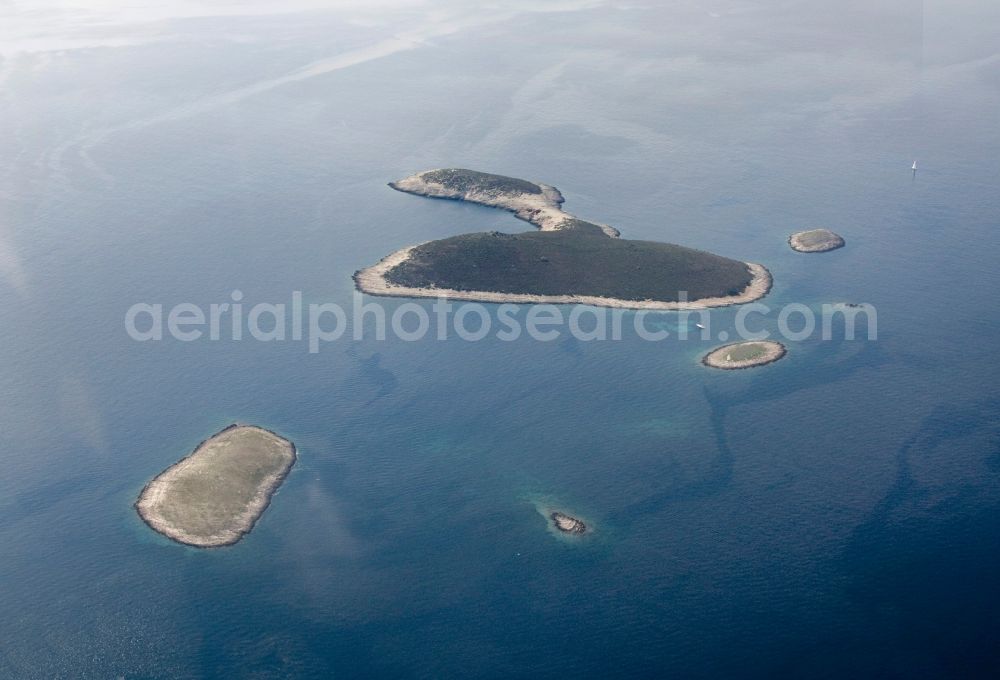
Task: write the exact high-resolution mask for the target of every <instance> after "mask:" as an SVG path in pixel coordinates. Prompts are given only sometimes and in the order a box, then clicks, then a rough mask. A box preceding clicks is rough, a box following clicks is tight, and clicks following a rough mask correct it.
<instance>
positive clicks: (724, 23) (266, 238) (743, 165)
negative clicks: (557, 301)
mask: <svg viewBox="0 0 1000 680" xmlns="http://www.w3.org/2000/svg"><path fill="white" fill-rule="evenodd" d="M193 7H201V6H200V5H199V6H193ZM207 7H208V9H206V10H204V11H201V10H199V11H193V10H192V11H189V12H187V13H185V12H186V10H187V9H188V8H184V7H182V8H181V9H177V10H172V11H171V12H167V13H166V15H150V16H145V15H139V16H132V15H127V14H121V15H117V14H116V15H113V16H114V17H115V21H111V22H110V23H109V22H107V21H99V20H98V19H102V17H101V16H100V15H92V14H88V13H87V12H82V13H78V14H76V15H68V14H64V13H63V12H65V11H66V10H65V9H62V10H58V11H57V10H55V9H53V10H51V11H36V12H34V13H28V12H27V11H26V10H25V9H24V8H18V7H14V8H11V9H3V10H0V12H5V13H6V14H5V15H0V16H3V18H5V19H7V20H9V21H8V22H5V26H7V28H4V29H2V30H5V31H8V33H5V34H3V35H4V36H5V40H4V42H5V44H6V45H7V46H8V47H6V48H5V51H4V52H3V53H2V54H3V61H2V66H3V69H2V71H0V73H2V78H3V80H2V83H3V90H2V99H0V101H2V108H0V116H2V117H3V120H4V129H5V130H8V131H9V132H10V133H9V134H5V135H4V136H3V137H2V138H0V153H2V157H3V158H5V159H6V162H5V165H4V171H3V174H2V175H0V177H2V179H0V274H2V278H3V280H2V283H0V293H2V295H0V319H2V320H3V323H2V324H0V339H2V348H3V351H2V352H0V386H2V390H3V391H2V395H3V399H4V408H3V409H0V441H2V443H3V446H2V447H0V460H2V462H3V465H2V466H0V545H3V551H2V556H0V611H2V612H3V616H2V617H0V640H2V641H3V642H2V644H0V675H3V676H5V677H79V676H84V677H113V676H125V677H199V676H213V675H214V676H222V675H230V676H235V677H250V676H254V677H269V676H273V677H287V676H300V677H329V676H342V677H366V676H367V677H400V676H412V677H443V676H456V675H466V676H479V677H511V676H519V677H613V676H620V677H644V676H645V677H651V676H663V675H675V676H679V677H699V676H704V677H719V676H744V677H749V676H761V677H763V676H768V677H774V676H775V675H809V676H814V677H815V676H829V677H843V676H845V675H852V676H869V677H871V676H880V677H885V676H897V677H914V676H917V677H919V676H946V675H952V676H954V675H956V674H965V675H972V676H975V675H982V676H988V675H990V674H991V673H992V672H995V671H996V669H997V666H998V663H1000V660H998V658H997V656H996V651H995V644H993V642H994V641H995V639H996V637H997V628H996V622H995V620H994V617H993V612H994V611H995V610H996V607H997V605H998V604H1000V587H998V584H997V579H996V576H995V575H994V574H993V573H992V569H991V565H993V564H994V563H995V561H996V559H997V557H998V556H1000V545H998V543H997V536H998V535H1000V534H998V532H997V529H998V527H997V519H996V517H997V516H998V515H997V510H998V507H1000V505H998V504H1000V485H998V481H1000V480H998V474H1000V457H998V456H1000V449H998V442H1000V439H998V437H1000V431H998V423H1000V393H998V391H997V387H996V385H997V379H998V378H1000V364H998V362H997V361H995V360H994V358H993V357H992V355H991V352H992V348H993V347H995V346H996V345H997V342H998V340H1000V321H998V319H997V316H996V313H995V307H996V305H995V294H994V291H995V290H996V288H997V284H998V282H1000V275H998V273H997V269H996V262H997V261H998V256H1000V242H998V240H997V239H996V236H995V230H996V227H997V222H998V216H1000V203H998V199H997V194H996V186H995V180H996V177H997V176H998V171H1000V167H998V165H1000V162H998V160H997V159H998V158H1000V154H998V153H997V152H998V150H1000V137H998V134H997V131H996V127H995V115H994V112H995V110H996V106H997V104H998V91H997V88H998V84H1000V83H998V81H997V79H996V75H995V74H996V67H995V55H993V54H992V50H993V49H994V48H995V44H996V43H995V40H993V39H992V36H990V35H989V31H988V30H987V27H989V26H991V25H995V19H996V16H995V13H996V12H995V10H993V9H991V8H989V7H985V6H984V7H977V6H976V4H975V3H972V4H968V5H966V6H963V7H962V8H956V7H952V8H951V9H947V8H945V7H944V6H939V5H937V4H933V3H927V4H926V5H925V6H924V7H923V8H921V9H920V10H915V9H914V8H912V7H911V6H909V3H891V2H887V3H880V4H877V5H876V6H875V7H874V8H873V7H871V6H870V5H869V4H865V5H861V4H858V5H857V6H851V7H849V8H848V9H849V10H850V11H840V10H838V11H837V12H834V11H833V10H826V9H824V8H823V7H822V5H821V4H819V3H817V4H815V5H810V4H808V3H806V4H803V5H797V6H796V7H794V8H791V7H785V6H778V5H771V6H743V5H739V6H737V5H736V4H730V3H725V2H721V3H715V4H714V5H713V6H712V7H707V8H706V7H703V6H702V5H701V4H692V5H690V6H687V5H685V6H681V7H678V8H672V9H670V10H664V9H658V8H655V7H643V6H641V5H639V4H635V5H629V6H625V5H624V4H618V5H616V4H613V3H612V4H607V5H601V4H594V5H593V6H590V5H585V4H580V5H572V4H565V5H558V6H556V5H553V6H551V7H548V8H547V9H548V10H550V11H546V12H530V11H528V9H529V8H518V7H514V6H511V8H510V9H504V10H498V9H496V8H489V7H483V8H478V9H477V10H475V11H474V10H472V9H468V8H466V7H464V6H462V5H457V4H456V5H441V6H439V7H437V8H435V9H433V10H431V9H428V8H423V7H410V8H407V9H406V10H405V11H404V10H400V11H399V12H397V13H393V12H388V11H384V12H383V11H365V10H361V9H353V10H350V9H348V10H342V11H303V12H298V11H293V10H296V9H298V8H297V6H295V5H292V6H289V7H288V8H287V10H286V11H283V12H277V10H273V8H270V9H271V10H273V12H272V13H269V14H255V13H254V12H251V11H250V10H249V9H248V10H245V11H243V12H240V13H238V14H236V15H234V14H233V11H232V9H231V8H229V9H226V8H224V7H222V6H214V7H213V6H211V5H209V6H207ZM253 7H254V8H255V9H261V7H264V6H260V7H258V6H257V5H254V6H253ZM300 9H303V10H306V9H310V8H308V7H305V6H303V7H301V8H300ZM313 9H314V8H313ZM261 11H263V10H261ZM990 12H992V13H993V15H992V16H991V15H990ZM194 15H199V16H194ZM73 17H75V20H74V21H70V20H69V19H70V18H73ZM106 18H107V17H104V19H106ZM12 26H13V27H14V28H10V27H12ZM73 27H76V28H73ZM36 34H37V35H36ZM31 35H35V36H36V37H35V38H33V39H29V38H27V37H25V36H31ZM38 36H44V39H42V38H41V37H38ZM122 36H127V37H129V40H122V39H121V38H122ZM401 44H405V45H406V46H407V48H406V49H403V48H402V47H401V46H400V45H401ZM373 46H374V47H373ZM345 54H346V55H348V56H347V57H344V56H343V55H345ZM338 55H340V56H338ZM376 57H377V58H376ZM306 64H314V65H316V64H318V66H314V67H312V69H311V70H308V69H307V70H306V71H302V70H301V69H302V67H303V66H304V65H306ZM289 74H293V77H289ZM914 157H916V158H917V159H918V162H919V164H920V167H921V169H920V170H919V171H918V173H917V175H916V176H915V177H914V176H912V175H911V173H910V172H909V170H908V168H909V165H910V163H911V162H912V160H913V158H914ZM441 165H457V166H469V167H475V168H479V169H483V170H488V171H496V172H503V173H508V174H512V175H516V176H524V177H528V178H533V179H538V180H541V181H547V182H551V183H553V184H555V185H557V186H559V187H560V189H561V190H562V191H563V193H564V194H565V196H566V199H567V203H566V207H567V209H568V210H570V211H572V212H574V213H577V214H580V215H581V216H584V217H587V218H591V219H596V220H602V221H606V222H609V223H611V224H613V225H615V226H617V227H619V228H620V229H621V230H622V232H623V236H625V237H627V238H646V239H657V240H670V241H676V242H679V243H683V244H685V245H692V246H696V247H702V248H707V249H711V250H713V251H714V252H718V253H720V254H724V255H730V256H733V257H740V258H743V259H747V260H752V261H756V262H762V263H764V264H766V265H767V266H768V267H769V268H770V269H771V271H772V272H773V274H774V276H775V287H774V289H773V291H772V293H771V295H770V296H769V297H768V298H767V299H766V302H767V303H768V304H770V305H773V306H774V307H778V306H779V305H781V304H785V303H790V302H799V303H803V304H806V305H809V306H811V307H817V306H819V305H821V304H823V303H827V302H837V301H842V300H846V301H864V302H870V303H872V304H874V305H875V306H876V307H877V309H878V331H879V334H878V340H877V341H876V342H866V341H844V340H842V339H834V340H833V341H827V342H824V341H821V340H819V339H807V340H803V341H801V342H796V343H790V345H789V350H790V351H789V355H788V357H787V358H785V359H784V360H782V361H781V362H779V363H777V364H774V365H773V366H770V367H768V368H766V369H762V370H759V371H745V372H733V373H728V372H727V373H723V372H713V371H708V370H706V369H704V368H703V367H701V366H700V365H699V364H698V360H699V358H700V356H701V355H702V354H703V353H704V352H705V351H706V350H707V349H708V348H710V347H712V346H714V345H715V344H717V343H716V342H715V341H714V340H706V341H701V340H691V341H687V342H679V341H674V340H671V341H666V342H662V343H651V342H645V341H642V340H641V339H639V338H637V337H636V336H635V335H634V334H631V333H626V334H625V337H624V338H623V339H622V340H620V341H613V342H612V341H608V342H591V343H585V342H579V341H575V340H571V339H566V338H562V339H560V340H558V341H555V342H551V343H544V342H535V341H532V340H531V339H530V338H526V337H524V338H521V339H519V340H517V341H515V342H503V341H500V340H497V339H496V338H494V337H490V338H488V339H486V340H483V341H481V342H476V343H468V342H463V341H461V340H460V339H457V338H454V337H452V338H450V339H449V340H447V341H436V340H430V339H428V340H425V341H420V342H404V341H402V340H399V339H391V338H390V339H387V340H385V341H378V340H375V339H373V338H371V337H366V338H365V339H363V340H360V341H352V340H347V339H344V340H342V341H338V342H335V343H330V344H329V345H327V346H324V347H323V348H322V351H321V352H319V353H318V354H310V353H308V351H307V346H306V345H305V343H301V342H299V343H295V342H283V343H281V342H278V343H260V342H251V341H246V340H244V341H240V342H235V341H232V340H220V341H216V342H212V341H208V340H199V341H195V342H191V343H182V342H177V341H164V342H159V343H155V342H152V343H137V342H133V341H132V340H130V339H129V337H128V335H127V334H126V332H125V330H124V326H123V318H124V315H125V312H126V310H127V309H128V307H129V306H130V305H132V304H134V303H136V302H150V303H154V302H155V303H162V304H164V305H167V306H170V305H174V304H177V303H180V302H192V303H196V304H199V305H204V306H207V305H208V304H210V303H213V302H225V301H227V300H228V299H229V296H230V293H231V292H232V291H233V290H234V289H239V290H241V291H242V292H243V294H244V299H245V300H246V301H247V302H249V303H253V302H287V301H288V300H289V299H290V296H291V293H292V291H295V290H298V291H303V294H304V297H305V299H306V300H307V302H309V301H313V302H327V301H329V302H336V303H338V304H342V305H345V306H347V305H349V304H350V300H351V291H352V283H351V279H350V276H351V274H352V272H353V271H354V270H356V269H358V268H360V267H363V266H366V265H368V264H371V263H372V262H374V261H376V260H377V259H378V258H380V257H381V256H383V255H385V254H386V253H388V252H390V251H391V250H394V249H396V248H398V247H401V246H404V245H407V244H410V243H415V242H418V241H421V240H426V239H431V238H435V237H441V236H445V235H449V234H455V233H462V232H464V231H470V230H486V229H503V230H519V229H523V228H524V225H523V224H521V223H518V222H516V221H515V220H514V219H513V218H512V217H510V216H509V215H505V214H501V213H498V212H496V211H489V210H486V209H481V208H476V207H473V206H464V205H459V204H456V203H451V202H436V201H429V200H422V199H418V198H415V197H412V196H406V195H403V194H400V193H397V192H393V191H391V190H390V189H388V188H387V187H386V186H385V183H386V182H387V181H390V180H392V179H396V178H398V177H400V176H402V175H405V174H408V173H410V172H413V171H416V170H420V169H424V168H428V167H435V166H441ZM814 225H825V226H828V227H830V228H833V229H835V230H836V231H838V232H840V233H842V234H843V235H844V236H845V237H846V239H847V247H846V248H844V249H842V250H840V251H837V252H835V253H831V254H829V255H827V256H815V257H809V256H802V255H797V254H795V253H793V252H791V251H790V250H789V249H788V247H787V245H786V243H785V239H786V238H787V235H788V233H789V232H790V231H793V230H796V229H798V228H800V227H805V226H814ZM401 304H403V301H401V300H389V301H386V302H385V308H386V309H387V310H388V311H389V312H390V313H391V312H392V310H394V309H396V308H398V306H399V305H401ZM420 304H421V305H424V306H427V307H429V303H420ZM489 309H490V310H491V311H492V313H495V312H496V308H495V307H492V306H491V307H489ZM627 318H629V319H631V316H629V317H627ZM711 318H712V328H713V329H719V330H728V331H732V329H733V326H734V322H735V310H732V309H719V310H714V311H713V312H712V314H711ZM679 323H680V321H679V320H678V318H677V316H676V315H670V314H666V315H661V316H660V317H659V318H653V317H651V318H650V320H649V325H650V327H652V326H654V325H658V326H659V327H662V328H665V329H668V330H671V331H674V330H676V329H677V327H678V324H679ZM761 323H762V325H764V326H765V327H768V328H771V329H773V328H774V327H775V319H774V317H773V316H771V317H768V318H767V319H766V320H764V321H762V322H761ZM234 420H239V421H244V422H254V423H259V424H261V425H265V426H267V427H269V428H272V429H274V430H276V431H278V432H280V433H282V434H283V435H285V436H287V437H289V438H290V439H292V440H294V441H295V442H296V444H297V445H298V447H299V451H300V461H299V463H298V464H297V465H296V467H295V468H294V469H293V471H292V473H291V475H290V477H289V478H288V480H287V481H286V483H285V485H284V486H283V487H282V488H281V490H280V492H279V493H278V495H277V496H276V497H275V499H274V502H273V503H272V506H271V507H270V508H269V510H268V511H267V513H266V514H265V516H264V517H263V519H262V521H261V522H260V523H259V525H258V526H257V528H255V530H254V531H253V533H252V534H251V535H250V536H249V537H248V538H247V539H245V540H244V541H243V542H241V543H240V544H238V545H236V546H234V547H232V548H229V549H224V550H218V551H198V550H193V549H187V548H183V547H180V546H177V545H175V544H172V543H170V542H169V541H167V540H165V539H163V538H161V537H159V536H157V535H155V534H153V533H152V532H150V531H149V530H148V529H147V528H146V527H145V526H144V525H143V524H142V523H141V521H140V520H139V519H138V517H137V516H136V515H135V513H134V511H133V510H132V507H131V504H132V502H133V501H134V499H135V497H136V495H137V494H138V492H139V490H140V489H141V488H142V485H143V484H144V483H145V482H146V481H147V480H148V479H149V478H150V477H151V476H153V475H155V474H156V473H158V472H159V471H160V470H162V469H163V468H164V467H166V466H167V465H169V464H170V463H172V462H174V461H175V460H176V459H178V458H179V457H181V456H182V455H184V454H185V453H187V452H188V451H189V450H190V449H191V448H192V447H193V446H194V445H196V444H197V443H198V442H199V441H200V440H202V439H203V438H204V437H205V436H206V435H208V434H210V433H212V432H214V431H216V430H218V429H220V428H221V427H223V426H225V425H227V424H229V423H230V422H233V421H234ZM548 505H558V506H560V507H565V508H567V509H569V510H571V511H573V512H575V513H578V514H579V515H580V516H582V517H584V518H586V519H587V520H588V521H589V522H591V523H592V524H593V526H594V527H595V528H596V531H595V533H594V534H593V535H592V536H590V537H588V538H586V539H585V540H583V541H576V542H572V541H566V540H563V539H561V538H560V537H557V536H555V535H553V534H552V533H551V532H550V531H548V530H547V528H546V524H545V521H544V518H543V517H542V515H541V514H540V513H539V511H538V509H539V507H547V506H548Z"/></svg>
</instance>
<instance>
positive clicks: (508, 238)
mask: <svg viewBox="0 0 1000 680" xmlns="http://www.w3.org/2000/svg"><path fill="white" fill-rule="evenodd" d="M390 186H391V187H392V188H394V189H396V190H398V191H403V192H406V193H411V194H416V195H419V196H427V197H431V198H447V199H453V200H461V201H468V202H471V203H477V204H479V205H485V206H489V207H495V208H500V209H503V210H509V211H511V212H513V213H514V215H515V216H517V217H519V218H520V219H523V220H525V221H527V222H530V223H531V224H533V225H534V226H536V227H537V228H538V231H533V232H525V233H518V234H506V233H501V232H496V231H494V232H489V233H472V234H463V235H461V236H453V237H450V238H445V239H441V240H438V241H429V242H427V243H422V244H419V245H415V246H410V247H407V248H403V249H402V250H398V251H396V252H394V253H392V254H391V255H388V256H387V257H385V258H383V259H382V260H381V261H380V262H378V263H377V264H375V265H373V266H371V267H368V268H366V269H362V270H360V271H357V272H355V274H354V281H355V284H356V286H357V288H358V289H359V290H360V291H362V292H364V293H368V294H371V295H386V296H396V297H449V298H452V299H456V300H477V301H482V302H525V303H534V302H539V303H579V304H588V305H595V306H603V307H623V308H631V309H661V310H670V309H691V308H700V307H717V306H723V305H732V304H742V303H745V302H751V301H753V300H756V299H758V298H761V297H763V296H764V295H766V294H767V292H768V290H770V286H771V276H770V274H769V273H768V271H767V269H765V268H764V267H763V266H761V265H759V264H754V263H747V262H740V261H739V260H733V259H729V258H726V257H721V256H719V255H713V254H712V253H707V252H704V251H701V250H695V249H692V248H685V247H683V246H678V245H674V244H670V243H657V242H653V241H631V240H626V239H621V238H619V237H618V236H619V232H618V230H617V229H615V228H613V227H610V226H608V225H605V224H599V223H596V222H588V221H586V220H583V219H580V218H579V217H576V216H575V215H572V214H570V213H567V212H565V211H564V210H563V209H562V204H563V197H562V195H561V194H560V193H559V190H558V189H556V188H555V187H552V186H549V185H547V184H540V183H535V182H528V181H526V180H522V179H517V178H514V177H504V176H502V175H493V174H489V173H484V172H477V171H474V170H464V169H445V170H429V171H425V172H421V173H417V174H416V175H412V176H410V177H407V178H405V179H402V180H399V181H398V182H393V183H391V184H390ZM682 293H683V295H685V296H686V299H684V298H682Z"/></svg>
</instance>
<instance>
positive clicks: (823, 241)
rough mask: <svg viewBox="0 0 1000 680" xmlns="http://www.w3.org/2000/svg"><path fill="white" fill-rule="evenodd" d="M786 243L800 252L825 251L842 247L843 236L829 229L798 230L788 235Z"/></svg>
mask: <svg viewBox="0 0 1000 680" xmlns="http://www.w3.org/2000/svg"><path fill="white" fill-rule="evenodd" d="M788 245H790V246H791V247H792V250H795V251H798V252H800V253H825V252H826V251H828V250H836V249H837V248H843V247H844V238H843V237H842V236H841V235H840V234H835V233H833V232H832V231H830V230H829V229H810V230H808V231H799V232H796V233H794V234H792V235H791V236H789V237H788Z"/></svg>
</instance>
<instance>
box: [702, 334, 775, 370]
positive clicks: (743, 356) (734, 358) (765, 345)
mask: <svg viewBox="0 0 1000 680" xmlns="http://www.w3.org/2000/svg"><path fill="white" fill-rule="evenodd" d="M783 356H785V346H784V345H782V344H781V343H780V342H775V341H774V340H753V341H749V342H736V343H733V344H731V345H723V346H722V347H718V348H716V349H714V350H712V351H711V352H709V353H708V354H706V355H705V356H704V357H703V358H702V360H701V362H702V363H703V364H705V365H706V366H711V367H712V368H722V369H737V368H751V367H752V366H763V365H764V364H770V363H772V362H775V361H777V360H778V359H780V358H781V357H783Z"/></svg>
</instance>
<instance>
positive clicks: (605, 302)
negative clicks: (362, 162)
mask: <svg viewBox="0 0 1000 680" xmlns="http://www.w3.org/2000/svg"><path fill="white" fill-rule="evenodd" d="M419 245H422V244H419V243H418V244H416V245H413V246H408V247H406V248H402V249H400V250H397V251H396V252H394V253H391V254H389V255H387V256H385V257H384V258H382V259H381V260H379V261H378V262H376V263H375V264H374V265H372V266H371V267H366V268H365V269H359V270H358V271H356V272H354V276H353V278H354V285H355V287H356V288H357V289H358V290H359V291H361V292H362V293H367V294H368V295H379V296H383V297H409V298H448V299H449V300H467V301H470V302H495V303H504V302H511V303H522V304H577V305H590V306H592V307H613V308H618V309H646V310H656V311H678V310H685V309H688V310H690V309H705V308H707V307H728V306H729V305H742V304H746V303H748V302H753V301H754V300H759V299H760V298H762V297H764V296H765V295H767V294H768V292H770V290H771V284H772V279H771V272H769V271H768V270H767V268H766V267H764V265H761V264H756V263H754V262H746V263H745V264H746V266H747V268H748V269H749V270H750V273H751V275H752V278H751V280H750V283H749V284H748V285H747V287H746V288H744V289H743V290H742V291H741V292H740V293H739V294H738V295H729V296H726V297H710V298H701V299H698V300H689V301H687V302H666V301H662V300H623V299H619V298H610V297H599V296H596V295H536V294H533V293H498V292H493V291H480V290H455V289H451V288H431V287H428V288H415V287H412V286H399V285H396V284H394V283H391V282H389V280H388V279H387V278H386V274H387V273H388V272H389V271H390V270H391V269H393V268H394V267H397V266H399V265H400V264H402V263H403V262H406V260H407V259H409V257H410V253H411V252H412V251H413V249H414V248H416V247H417V246H419Z"/></svg>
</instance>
